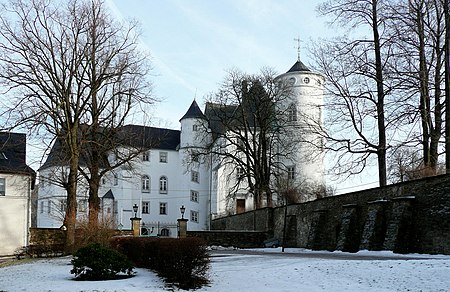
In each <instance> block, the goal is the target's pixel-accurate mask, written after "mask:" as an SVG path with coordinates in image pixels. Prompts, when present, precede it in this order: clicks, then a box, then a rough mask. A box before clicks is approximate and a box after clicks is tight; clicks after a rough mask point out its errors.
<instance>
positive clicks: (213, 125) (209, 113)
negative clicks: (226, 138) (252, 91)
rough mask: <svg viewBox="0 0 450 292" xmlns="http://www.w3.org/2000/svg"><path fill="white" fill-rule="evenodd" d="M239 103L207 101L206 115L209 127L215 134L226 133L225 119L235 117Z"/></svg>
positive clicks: (215, 135) (215, 136)
mask: <svg viewBox="0 0 450 292" xmlns="http://www.w3.org/2000/svg"><path fill="white" fill-rule="evenodd" d="M237 108H238V105H222V104H217V103H211V102H207V103H206V107H205V116H206V118H207V119H208V122H209V128H210V129H211V132H212V134H213V136H214V138H217V136H220V135H221V134H224V133H225V131H226V130H227V129H226V125H225V124H224V121H228V120H231V119H233V117H234V116H235V113H236V110H237Z"/></svg>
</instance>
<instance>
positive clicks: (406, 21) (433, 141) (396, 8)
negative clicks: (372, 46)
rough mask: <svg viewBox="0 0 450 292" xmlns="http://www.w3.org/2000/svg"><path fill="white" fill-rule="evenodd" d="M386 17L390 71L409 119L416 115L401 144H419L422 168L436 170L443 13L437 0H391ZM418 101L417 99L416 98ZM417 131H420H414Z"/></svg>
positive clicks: (441, 81) (442, 57)
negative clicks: (417, 121)
mask: <svg viewBox="0 0 450 292" xmlns="http://www.w3.org/2000/svg"><path fill="white" fill-rule="evenodd" d="M391 2H392V3H390V6H389V10H388V11H389V13H387V17H388V18H389V19H390V22H389V27H388V33H389V34H390V35H391V40H392V42H393V48H394V49H393V52H392V54H393V55H395V59H394V60H395V62H391V64H390V70H391V71H392V72H393V78H395V79H396V80H398V82H399V84H401V88H402V92H403V95H404V96H408V97H409V98H408V99H404V101H405V102H406V103H409V104H410V107H409V111H405V112H404V114H405V115H409V116H410V117H411V119H412V120H415V117H419V118H420V129H418V127H416V129H414V131H412V132H411V134H410V135H409V137H405V141H403V144H411V143H413V144H416V143H417V142H419V143H420V144H421V145H422V160H423V165H424V167H429V168H430V170H432V169H436V168H437V165H438V157H439V143H440V139H441V137H442V123H443V119H442V118H443V117H442V114H443V108H444V102H443V100H442V95H443V94H442V90H441V88H442V84H443V79H444V76H443V66H444V25H443V23H444V21H443V20H444V14H443V6H442V2H441V1H439V0H433V1H424V0H412V1H391ZM417 100H418V101H417ZM420 131H421V134H418V132H420Z"/></svg>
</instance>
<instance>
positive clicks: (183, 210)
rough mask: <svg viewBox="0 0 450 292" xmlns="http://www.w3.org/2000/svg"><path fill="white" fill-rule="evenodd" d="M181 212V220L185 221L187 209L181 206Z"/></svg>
mask: <svg viewBox="0 0 450 292" xmlns="http://www.w3.org/2000/svg"><path fill="white" fill-rule="evenodd" d="M180 212H181V219H184V212H186V208H185V207H184V205H181V207H180Z"/></svg>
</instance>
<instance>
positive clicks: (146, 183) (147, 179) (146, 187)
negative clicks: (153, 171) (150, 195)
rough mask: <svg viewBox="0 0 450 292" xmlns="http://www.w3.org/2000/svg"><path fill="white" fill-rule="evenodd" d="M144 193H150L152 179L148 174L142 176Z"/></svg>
mask: <svg viewBox="0 0 450 292" xmlns="http://www.w3.org/2000/svg"><path fill="white" fill-rule="evenodd" d="M142 191H143V192H150V177H149V176H148V175H146V174H145V175H143V176H142Z"/></svg>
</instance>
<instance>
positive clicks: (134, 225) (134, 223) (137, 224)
mask: <svg viewBox="0 0 450 292" xmlns="http://www.w3.org/2000/svg"><path fill="white" fill-rule="evenodd" d="M130 220H131V230H133V236H139V235H141V218H138V217H134V218H130Z"/></svg>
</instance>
